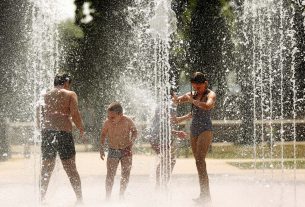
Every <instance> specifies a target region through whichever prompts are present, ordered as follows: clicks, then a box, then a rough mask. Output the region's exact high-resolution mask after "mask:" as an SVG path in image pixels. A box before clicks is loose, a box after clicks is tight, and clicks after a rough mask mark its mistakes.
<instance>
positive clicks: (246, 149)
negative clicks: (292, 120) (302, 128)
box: [207, 143, 305, 159]
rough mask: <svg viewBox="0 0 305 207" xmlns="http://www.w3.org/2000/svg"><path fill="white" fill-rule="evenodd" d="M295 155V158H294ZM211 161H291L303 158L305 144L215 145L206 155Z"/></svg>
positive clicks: (304, 155)
mask: <svg viewBox="0 0 305 207" xmlns="http://www.w3.org/2000/svg"><path fill="white" fill-rule="evenodd" d="M294 154H295V156H294ZM207 157H208V158H213V159H255V158H256V159H282V158H283V159H293V158H304V157H305V144H304V143H297V144H296V147H295V148H294V146H293V144H291V143H288V144H287V143H285V144H283V145H282V144H278V145H274V146H273V147H271V146H269V145H261V144H260V145H257V146H256V147H255V148H254V147H253V146H242V145H233V144H227V145H222V144H215V145H213V146H212V147H211V149H210V152H209V153H208V155H207Z"/></svg>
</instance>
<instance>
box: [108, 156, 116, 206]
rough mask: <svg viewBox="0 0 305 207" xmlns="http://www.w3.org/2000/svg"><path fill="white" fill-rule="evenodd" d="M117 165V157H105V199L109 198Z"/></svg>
mask: <svg viewBox="0 0 305 207" xmlns="http://www.w3.org/2000/svg"><path fill="white" fill-rule="evenodd" d="M118 165H119V159H118V158H109V157H108V158H107V175H106V186H105V187H106V199H107V200H108V199H110V197H111V192H112V187H113V182H114V177H115V174H116V171H117V168H118Z"/></svg>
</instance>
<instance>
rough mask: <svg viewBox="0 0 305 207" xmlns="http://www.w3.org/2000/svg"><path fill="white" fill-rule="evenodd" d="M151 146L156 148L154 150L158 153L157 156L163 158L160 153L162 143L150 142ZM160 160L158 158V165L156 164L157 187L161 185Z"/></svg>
mask: <svg viewBox="0 0 305 207" xmlns="http://www.w3.org/2000/svg"><path fill="white" fill-rule="evenodd" d="M150 144H151V148H152V149H153V150H154V152H155V153H156V154H157V156H158V157H159V158H160V159H161V155H160V145H159V144H155V143H150ZM160 176H161V174H160V160H158V163H157V166H156V189H158V188H159V187H160Z"/></svg>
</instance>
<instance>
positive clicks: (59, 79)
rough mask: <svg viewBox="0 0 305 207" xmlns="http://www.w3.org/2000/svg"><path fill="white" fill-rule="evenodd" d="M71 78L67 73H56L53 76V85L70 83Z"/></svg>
mask: <svg viewBox="0 0 305 207" xmlns="http://www.w3.org/2000/svg"><path fill="white" fill-rule="evenodd" d="M71 82H72V78H71V76H70V75H69V74H67V73H64V74H57V75H56V76H55V78H54V86H63V85H64V84H65V83H68V84H71Z"/></svg>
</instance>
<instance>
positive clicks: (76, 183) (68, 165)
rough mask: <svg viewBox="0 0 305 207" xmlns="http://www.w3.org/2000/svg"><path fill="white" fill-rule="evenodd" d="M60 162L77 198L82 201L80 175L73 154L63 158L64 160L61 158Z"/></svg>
mask: <svg viewBox="0 0 305 207" xmlns="http://www.w3.org/2000/svg"><path fill="white" fill-rule="evenodd" d="M61 162H62V165H63V168H64V170H65V171H66V173H67V175H68V178H69V180H70V183H71V185H72V187H73V190H74V192H75V195H76V198H77V200H78V201H80V202H82V200H83V195H82V186H81V180H80V176H79V174H78V171H77V169H76V164H75V155H74V156H73V157H72V158H70V159H64V160H63V159H62V160H61Z"/></svg>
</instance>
